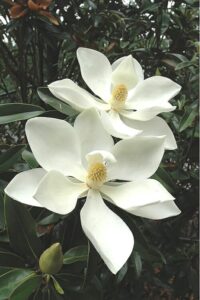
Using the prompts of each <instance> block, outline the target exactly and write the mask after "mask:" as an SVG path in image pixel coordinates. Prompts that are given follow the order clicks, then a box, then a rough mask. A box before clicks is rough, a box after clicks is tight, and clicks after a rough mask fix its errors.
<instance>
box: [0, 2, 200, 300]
mask: <svg viewBox="0 0 200 300" xmlns="http://www.w3.org/2000/svg"><path fill="white" fill-rule="evenodd" d="M127 2H128V1H127ZM8 3H9V1H0V15H2V18H1V19H0V67H1V74H0V124H5V125H1V126H0V299H2V300H5V299H11V300H26V299H29V300H57V299H58V300H59V299H66V300H125V299H126V300H132V299H134V300H143V299H150V300H156V299H172V300H173V299H176V300H183V299H188V300H189V299H190V300H192V299H196V300H197V299H198V250H199V249H198V138H199V131H198V55H199V42H198V10H197V8H198V1H196V0H185V1H183V0H177V1H174V2H173V1H168V0H162V1H160V0H152V1H150V0H135V1H130V3H129V4H127V5H125V4H123V2H122V1H118V0H116V1H106V0H99V1H91V0H85V1H60V0H55V1H53V2H52V4H51V7H50V10H51V11H52V12H53V13H54V15H57V16H59V17H60V18H61V24H60V25H59V26H54V25H52V24H51V23H50V22H49V21H48V20H47V19H45V18H44V17H42V16H40V15H37V14H36V13H29V14H27V15H26V16H25V17H23V18H19V19H15V20H11V18H10V17H9V11H8V9H9V7H10V5H9V4H8ZM170 3H171V4H170ZM5 20H6V21H5ZM79 46H85V47H89V48H93V49H97V50H99V51H102V52H103V53H105V54H106V55H107V56H108V58H109V60H110V61H111V62H113V61H114V60H116V59H117V58H119V57H121V56H125V55H128V54H132V55H133V56H134V57H135V58H136V59H138V61H139V62H140V63H141V65H142V66H143V68H144V71H145V77H149V76H153V75H155V74H157V75H162V76H167V77H169V78H171V79H172V80H174V81H176V82H177V83H179V84H180V85H181V86H182V90H181V92H180V94H179V95H177V96H176V98H175V99H174V100H173V104H174V105H176V106H177V109H176V110H175V111H174V112H172V113H167V114H162V117H163V118H165V119H166V120H167V122H168V124H169V125H170V127H171V128H172V130H173V132H174V134H175V137H176V140H177V143H178V150H176V151H166V154H165V156H164V159H163V161H162V165H161V167H160V168H159V169H158V171H157V172H156V174H155V175H154V178H155V179H157V180H159V181H160V182H161V183H162V184H164V185H165V186H166V188H167V189H168V190H169V192H171V193H172V194H173V195H174V196H175V198H176V203H177V205H178V206H179V208H180V209H181V210H182V214H181V215H179V216H178V217H176V218H170V219H168V220H161V221H150V220H148V219H142V218H138V217H134V216H132V215H130V214H128V213H126V212H123V211H121V210H120V209H118V208H116V207H113V206H111V208H112V209H113V210H114V211H116V212H117V213H118V214H119V215H120V216H121V217H122V218H123V220H125V222H126V223H127V225H128V226H129V228H130V229H131V230H132V232H133V234H134V238H135V246H134V250H133V253H132V255H131V257H130V259H129V260H128V262H127V263H126V264H125V265H124V266H123V268H122V269H121V270H120V271H119V273H118V274H117V275H116V276H114V275H112V274H111V273H110V272H109V271H108V269H107V268H106V266H105V265H104V264H103V263H102V260H101V259H100V257H99V255H98V253H96V251H95V250H94V248H93V247H92V246H91V245H88V242H87V240H86V238H85V235H84V234H83V232H82V229H81V225H80V219H79V211H80V208H81V205H82V203H81V202H79V203H78V205H77V207H76V209H75V210H74V211H73V212H72V213H71V214H69V215H67V216H60V215H57V214H52V213H50V212H48V211H46V210H45V209H41V208H30V207H26V206H24V205H22V204H19V203H17V202H15V201H13V200H11V199H8V198H5V197H4V192H3V190H4V188H5V186H6V184H7V183H8V182H9V181H10V180H11V179H12V178H13V177H14V176H15V175H16V174H17V173H18V172H21V171H24V170H27V169H30V168H35V167H37V162H36V161H35V158H34V157H33V155H32V153H31V152H30V151H29V150H30V149H28V148H25V147H26V146H25V144H26V139H25V135H24V125H25V121H24V120H27V119H29V118H31V117H34V116H39V115H42V116H50V117H57V118H61V119H67V120H68V121H69V122H73V119H74V117H75V116H76V112H75V111H74V110H73V109H72V108H71V107H69V106H68V105H67V104H64V103H62V102H61V101H58V100H57V99H56V98H54V97H53V96H52V95H51V94H50V93H49V91H48V89H47V88H46V86H47V84H48V83H50V82H52V81H54V80H57V79H61V78H67V77H68V78H70V79H72V80H75V81H77V82H78V83H79V84H80V85H81V86H82V87H86V86H85V85H84V83H83V80H82V79H81V76H80V70H79V67H78V62H77V59H76V54H75V52H76V49H77V48H78V47H79ZM38 95H39V96H38ZM41 99H42V100H43V101H41ZM56 242H60V243H61V245H62V248H63V253H64V265H63V267H62V269H61V270H60V272H59V273H58V274H56V275H55V276H54V279H53V278H50V279H49V280H47V278H45V277H43V275H42V274H41V272H40V271H39V268H38V259H39V256H40V255H41V253H42V252H43V251H44V250H45V249H46V248H48V247H49V246H51V245H52V244H53V243H56ZM62 290H63V291H64V295H63V294H62Z"/></svg>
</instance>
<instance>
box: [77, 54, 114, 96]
mask: <svg viewBox="0 0 200 300" xmlns="http://www.w3.org/2000/svg"><path fill="white" fill-rule="evenodd" d="M77 58H78V62H79V64H80V68H81V75H82V77H83V79H84V81H85V82H86V83H87V85H88V86H89V88H90V89H91V90H92V91H93V92H94V93H95V94H96V95H97V96H99V97H100V98H102V99H104V100H105V101H106V100H107V101H108V100H109V99H110V93H111V75H112V68H111V65H110V63H109V61H108V59H107V57H106V56H105V55H103V54H102V53H100V52H98V51H95V50H92V49H88V48H78V50H77Z"/></svg>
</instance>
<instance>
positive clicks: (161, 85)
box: [127, 76, 181, 110]
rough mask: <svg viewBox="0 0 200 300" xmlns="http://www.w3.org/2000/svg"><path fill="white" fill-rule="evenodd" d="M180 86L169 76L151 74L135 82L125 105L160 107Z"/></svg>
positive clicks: (143, 107)
mask: <svg viewBox="0 0 200 300" xmlns="http://www.w3.org/2000/svg"><path fill="white" fill-rule="evenodd" d="M180 89H181V86H180V85H178V84H177V83H175V82H174V81H172V80H171V79H169V78H166V77H162V76H153V77H150V78H148V79H145V80H143V81H141V82H140V83H138V84H137V86H136V87H135V88H134V89H133V92H132V95H131V97H130V98H129V99H128V101H127V107H128V106H129V108H132V109H137V110H142V109H146V108H152V107H155V106H157V107H162V106H164V108H165V105H166V103H167V102H168V101H169V100H170V99H172V98H173V97H174V96H176V95H177V94H178V93H179V92H180Z"/></svg>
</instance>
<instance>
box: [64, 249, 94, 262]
mask: <svg viewBox="0 0 200 300" xmlns="http://www.w3.org/2000/svg"><path fill="white" fill-rule="evenodd" d="M63 258H64V260H63V264H65V265H68V264H73V263H75V262H77V261H86V260H87V258H88V247H87V246H78V247H74V248H72V249H70V250H68V251H67V252H66V253H65V254H64V257H63Z"/></svg>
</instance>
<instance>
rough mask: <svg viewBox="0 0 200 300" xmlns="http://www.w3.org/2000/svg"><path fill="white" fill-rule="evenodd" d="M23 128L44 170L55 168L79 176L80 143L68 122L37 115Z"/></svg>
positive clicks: (66, 173) (65, 173)
mask: <svg viewBox="0 0 200 300" xmlns="http://www.w3.org/2000/svg"><path fill="white" fill-rule="evenodd" d="M25 130H26V135H27V138H28V142H29V144H30V147H31V149H32V151H33V153H34V156H35V158H36V160H37V161H38V163H39V164H40V165H41V166H42V167H43V168H44V169H45V170H47V171H50V170H57V171H60V172H61V173H63V174H64V175H70V176H72V175H73V176H75V177H77V178H79V176H80V174H79V173H80V172H79V170H81V154H80V144H79V140H78V137H77V135H76V132H75V130H74V128H73V127H72V126H71V125H70V124H69V123H67V122H65V121H63V120H58V119H53V118H43V117H40V118H39V117H38V118H33V119H31V120H29V121H28V122H27V123H26V128H25Z"/></svg>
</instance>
